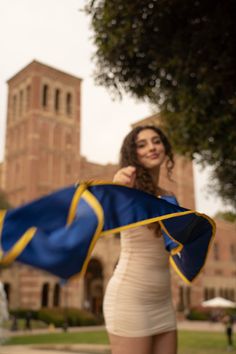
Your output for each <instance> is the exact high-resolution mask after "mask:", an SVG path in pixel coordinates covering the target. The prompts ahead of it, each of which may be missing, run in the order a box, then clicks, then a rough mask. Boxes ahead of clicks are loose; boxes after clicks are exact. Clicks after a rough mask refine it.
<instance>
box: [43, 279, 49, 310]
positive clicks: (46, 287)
mask: <svg viewBox="0 0 236 354" xmlns="http://www.w3.org/2000/svg"><path fill="white" fill-rule="evenodd" d="M48 296H49V283H44V284H43V288H42V295H41V306H42V307H48Z"/></svg>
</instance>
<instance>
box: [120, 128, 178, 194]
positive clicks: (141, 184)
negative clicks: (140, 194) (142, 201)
mask: <svg viewBox="0 0 236 354" xmlns="http://www.w3.org/2000/svg"><path fill="white" fill-rule="evenodd" d="M145 129H151V130H153V131H155V132H156V133H157V134H158V135H159V136H160V139H161V142H162V143H163V145H164V148H165V153H166V156H167V159H166V170H167V177H168V178H169V179H170V180H171V174H172V169H173V167H174V158H173V152H172V147H171V145H170V142H169V140H168V139H167V137H166V135H165V134H164V133H163V132H162V130H161V129H160V128H158V127H156V126H155V125H143V126H138V127H135V128H134V129H133V130H132V131H131V132H130V133H129V134H128V135H127V136H126V137H125V139H124V141H123V144H122V147H121V151H120V167H121V168H122V167H127V166H130V165H131V166H135V167H136V180H135V185H134V187H135V188H137V189H140V190H142V191H144V192H148V193H151V194H154V195H157V194H159V193H158V192H159V191H158V188H157V186H156V185H155V184H154V182H153V180H152V178H151V175H150V173H149V171H148V170H147V169H146V168H144V167H143V166H142V165H141V164H140V163H139V161H138V158H137V153H136V149H137V147H136V139H137V136H138V134H139V133H140V132H141V131H142V130H145Z"/></svg>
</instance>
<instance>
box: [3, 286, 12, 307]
mask: <svg viewBox="0 0 236 354" xmlns="http://www.w3.org/2000/svg"><path fill="white" fill-rule="evenodd" d="M3 287H4V291H5V294H6V298H7V302H8V303H9V302H10V294H11V284H9V283H4V284H3Z"/></svg>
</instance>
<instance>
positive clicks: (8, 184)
mask: <svg viewBox="0 0 236 354" xmlns="http://www.w3.org/2000/svg"><path fill="white" fill-rule="evenodd" d="M8 85H9V91H8V112H7V129H6V147H5V158H4V166H2V165H0V178H1V175H2V178H1V180H2V185H1V186H2V187H3V189H4V191H5V192H6V194H7V197H8V199H9V202H10V203H11V204H12V205H14V206H17V205H20V204H22V203H24V202H27V201H30V200H32V199H34V198H37V197H39V196H42V195H44V194H47V193H49V192H51V191H53V190H55V189H58V188H60V187H63V186H65V185H69V184H72V183H74V182H75V181H77V180H78V179H81V180H85V179H91V178H94V179H111V178H112V176H113V174H114V172H115V170H116V169H117V166H115V165H112V164H108V165H100V164H96V163H91V162H89V161H87V159H86V158H85V157H83V156H81V155H80V133H81V132H80V121H81V120H80V91H81V80H80V79H79V78H76V77H74V76H72V75H69V74H66V73H64V72H62V71H60V70H57V69H55V68H52V67H49V66H47V65H44V64H41V63H39V62H37V61H33V62H32V63H30V64H29V65H27V66H26V67H25V68H24V69H22V70H21V71H20V72H18V73H17V74H16V75H14V76H13V77H12V78H11V79H10V80H9V81H8ZM158 121H159V117H158V115H153V116H151V117H147V118H145V119H144V120H143V121H141V122H138V123H137V124H144V123H145V124H146V123H151V122H153V123H156V122H158ZM161 185H162V186H163V187H164V188H166V189H167V190H171V191H173V192H174V193H175V194H176V196H177V198H178V200H179V202H180V204H181V205H183V206H185V207H187V208H190V209H194V207H195V203H194V187H193V169H192V163H191V162H190V161H188V160H186V159H185V158H184V157H182V156H176V166H175V169H174V173H173V181H172V182H171V181H169V180H168V179H167V178H166V176H165V172H163V173H162V175H161ZM216 222H217V225H218V226H219V227H218V231H217V238H216V239H217V242H216V243H215V244H214V247H213V249H212V251H211V252H210V255H209V260H208V263H207V266H206V267H205V269H204V271H203V272H202V275H201V276H199V277H198V279H197V280H196V282H194V284H193V286H192V287H191V288H190V287H189V286H186V285H185V284H184V283H183V282H182V281H181V280H180V279H179V278H178V276H177V275H175V274H174V273H173V293H174V301H175V304H176V307H177V308H178V309H179V310H184V309H187V308H188V307H190V306H193V305H197V304H199V302H200V301H201V300H203V299H206V298H209V297H211V296H212V295H220V294H221V295H224V296H225V297H228V298H230V299H232V300H236V298H235V292H236V281H235V279H236V278H235V277H236V269H235V268H236V242H235V240H234V238H235V224H230V223H226V222H222V221H218V220H217V221H216ZM119 247H120V246H119V237H118V235H114V237H111V236H110V237H103V238H102V239H100V240H99V242H98V243H97V245H96V247H95V249H94V252H93V256H92V258H91V261H90V263H89V266H88V270H87V272H86V275H85V277H84V278H81V279H78V280H74V281H73V282H71V283H69V284H68V285H66V286H64V287H63V286H60V283H59V280H58V278H56V277H53V276H51V275H49V274H48V273H46V272H41V271H38V270H36V269H33V268H31V267H28V266H24V265H20V264H17V263H15V264H14V265H12V266H11V267H10V268H9V269H7V270H4V271H1V279H2V281H3V282H4V284H5V288H6V291H7V294H8V298H9V304H10V307H11V308H19V307H23V308H32V309H37V308H39V307H41V306H49V307H51V306H68V305H69V306H71V307H90V309H92V310H93V311H94V312H95V313H100V312H101V310H102V308H101V307H102V298H103V293H104V289H105V287H106V284H107V282H108V280H109V278H110V276H111V274H112V272H113V269H114V267H115V265H116V263H117V261H118V258H119V250H120V248H119ZM232 279H234V280H233V281H232Z"/></svg>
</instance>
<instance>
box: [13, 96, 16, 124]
mask: <svg viewBox="0 0 236 354" xmlns="http://www.w3.org/2000/svg"><path fill="white" fill-rule="evenodd" d="M16 116H17V96H16V95H14V96H13V119H15V118H16Z"/></svg>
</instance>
